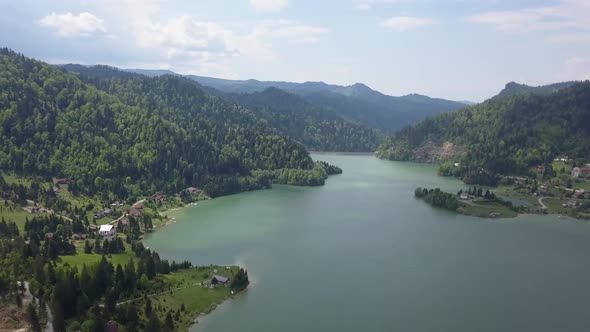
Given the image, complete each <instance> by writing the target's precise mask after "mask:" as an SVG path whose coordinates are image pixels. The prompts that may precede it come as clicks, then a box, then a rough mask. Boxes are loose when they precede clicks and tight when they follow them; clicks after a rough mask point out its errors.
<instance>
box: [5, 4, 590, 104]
mask: <svg viewBox="0 0 590 332" xmlns="http://www.w3.org/2000/svg"><path fill="white" fill-rule="evenodd" d="M0 44H1V46H7V47H9V48H12V49H14V50H16V51H19V52H22V53H24V54H25V55H28V56H32V57H35V58H38V59H41V60H44V61H47V62H50V63H83V64H99V63H100V64H108V65H113V66H118V67H124V68H146V69H170V70H173V71H176V72H179V73H182V74H196V75H205V76H214V77H222V78H232V79H249V78H255V79H260V80H284V81H298V82H303V81H320V80H321V81H325V82H329V83H335V84H352V83H355V82H363V83H365V84H367V85H369V86H371V87H372V88H375V89H377V90H380V91H382V92H384V93H387V94H391V95H403V94H408V93H421V94H426V95H430V96H434V97H443V98H449V99H457V100H473V101H481V100H483V99H486V98H487V97H489V96H491V95H493V94H495V93H497V92H498V91H499V90H500V89H501V88H502V87H503V85H504V84H505V83H506V82H508V81H517V82H523V83H527V84H531V85H539V84H545V83H551V82H556V81H563V80H580V79H590V1H589V0H554V1H539V0H537V1H532V0H513V1H510V0H225V1H224V0H194V1H188V0H185V1H180V0H53V1H44V0H43V1H41V0H38V1H34V0H19V1H12V0H0Z"/></svg>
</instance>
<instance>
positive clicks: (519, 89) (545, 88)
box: [496, 81, 576, 98]
mask: <svg viewBox="0 0 590 332" xmlns="http://www.w3.org/2000/svg"><path fill="white" fill-rule="evenodd" d="M574 84H576V82H575V81H569V82H559V83H553V84H548V85H540V86H530V85H526V84H519V83H516V82H509V83H506V86H505V87H504V89H502V91H500V93H498V95H497V96H496V97H500V98H501V97H507V96H512V95H517V94H525V93H530V94H537V95H547V94H551V93H554V92H557V91H559V90H561V89H565V88H569V87H570V86H572V85H574Z"/></svg>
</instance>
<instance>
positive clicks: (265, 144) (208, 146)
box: [0, 49, 325, 198]
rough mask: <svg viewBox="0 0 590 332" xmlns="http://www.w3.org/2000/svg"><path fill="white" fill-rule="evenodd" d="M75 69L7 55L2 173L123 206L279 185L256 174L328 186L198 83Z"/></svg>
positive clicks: (290, 150)
mask: <svg viewBox="0 0 590 332" xmlns="http://www.w3.org/2000/svg"><path fill="white" fill-rule="evenodd" d="M74 67H75V66H74ZM74 67H72V68H69V69H71V70H73V69H74ZM75 68H77V69H78V73H76V74H74V73H71V72H68V71H66V70H64V69H63V68H59V67H55V66H51V65H48V64H46V63H43V62H40V61H36V60H33V59H30V58H27V57H25V56H23V55H22V54H18V53H15V52H13V51H11V50H9V49H1V50H0V141H2V144H1V145H0V171H4V172H14V173H16V174H18V175H39V176H43V177H46V178H51V177H67V178H69V179H71V184H70V188H69V189H70V191H73V192H80V193H87V194H93V193H97V192H105V191H107V192H111V193H113V194H114V195H115V196H116V197H120V198H124V197H128V196H130V195H140V194H147V193H153V192H155V191H161V192H169V193H172V192H179V191H180V190H181V189H183V188H186V187H188V186H202V187H204V188H205V189H206V190H207V191H208V192H209V193H210V194H211V195H222V194H228V193H234V192H238V191H242V190H249V189H257V188H262V187H268V186H269V185H270V181H271V180H272V179H269V178H264V177H261V176H257V177H256V176H252V171H253V170H278V169H289V170H293V171H297V172H308V173H310V174H307V175H309V176H307V177H306V179H307V181H308V183H305V184H321V183H323V180H324V177H325V172H323V173H322V172H321V171H318V170H317V167H316V168H315V169H314V163H313V161H312V160H311V158H310V156H309V154H308V153H307V151H306V150H305V148H304V147H303V145H301V144H300V143H297V142H295V141H293V140H291V139H288V138H285V137H282V136H280V135H279V133H278V131H277V130H276V129H275V128H273V127H272V125H270V124H269V123H268V121H266V120H264V119H261V118H260V117H258V116H257V115H256V114H254V113H253V112H251V111H249V110H247V109H244V108H243V107H241V106H239V105H236V104H235V103H232V102H228V101H226V100H223V99H221V98H218V97H214V96H210V95H208V94H207V93H205V92H204V91H203V90H202V89H201V88H199V87H198V86H197V85H196V84H195V83H194V82H193V81H191V80H189V79H186V78H181V77H175V76H170V75H167V76H161V77H155V78H150V77H146V76H143V75H135V74H129V73H125V72H120V71H118V70H116V69H113V68H110V67H92V68H89V67H83V66H78V67H75ZM258 173H260V172H258Z"/></svg>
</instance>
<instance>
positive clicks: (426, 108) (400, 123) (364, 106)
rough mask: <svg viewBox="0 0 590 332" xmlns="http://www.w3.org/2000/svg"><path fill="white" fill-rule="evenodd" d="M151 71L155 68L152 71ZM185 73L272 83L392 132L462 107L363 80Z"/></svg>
mask: <svg viewBox="0 0 590 332" xmlns="http://www.w3.org/2000/svg"><path fill="white" fill-rule="evenodd" d="M148 71H149V70H148ZM142 72H145V70H144V71H142ZM154 73H156V72H152V74H154ZM185 77H187V78H190V79H192V80H194V81H196V82H198V83H199V84H201V85H203V86H208V87H212V88H215V89H217V90H219V91H222V92H224V93H254V92H260V91H263V90H265V89H267V88H269V87H276V88H279V89H281V90H284V91H287V92H290V93H293V94H297V95H299V96H302V97H304V98H305V99H306V100H307V101H308V102H310V103H311V104H313V105H315V106H317V107H320V108H323V109H331V110H333V111H335V112H337V113H339V114H340V115H341V116H343V117H344V118H345V119H346V120H348V121H351V122H354V123H357V124H362V125H365V126H368V127H371V128H375V129H379V130H381V131H383V132H385V133H393V132H395V131H396V130H399V129H401V128H403V127H404V126H407V125H409V124H412V123H415V122H417V121H419V120H421V119H423V118H425V117H427V116H430V115H434V114H437V113H442V112H448V111H451V110H455V109H459V108H462V107H465V104H464V103H461V102H456V101H452V100H446V99H442V98H432V97H428V96H423V95H419V94H408V95H404V96H397V97H396V96H390V95H386V94H384V93H382V92H379V91H377V90H373V89H371V88H370V87H369V86H367V85H366V84H364V83H355V84H352V85H348V86H342V85H335V84H328V83H325V82H323V81H316V82H314V81H306V82H303V83H295V82H286V81H259V80H255V79H249V80H229V79H220V78H213V77H205V76H197V75H186V76H185Z"/></svg>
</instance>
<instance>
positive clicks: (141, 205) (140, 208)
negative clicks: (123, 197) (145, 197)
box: [133, 203, 143, 210]
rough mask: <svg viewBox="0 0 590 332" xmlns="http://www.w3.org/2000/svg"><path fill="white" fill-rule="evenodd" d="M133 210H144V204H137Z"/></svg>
mask: <svg viewBox="0 0 590 332" xmlns="http://www.w3.org/2000/svg"><path fill="white" fill-rule="evenodd" d="M133 208H134V209H136V210H143V203H137V204H135V205H133Z"/></svg>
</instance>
